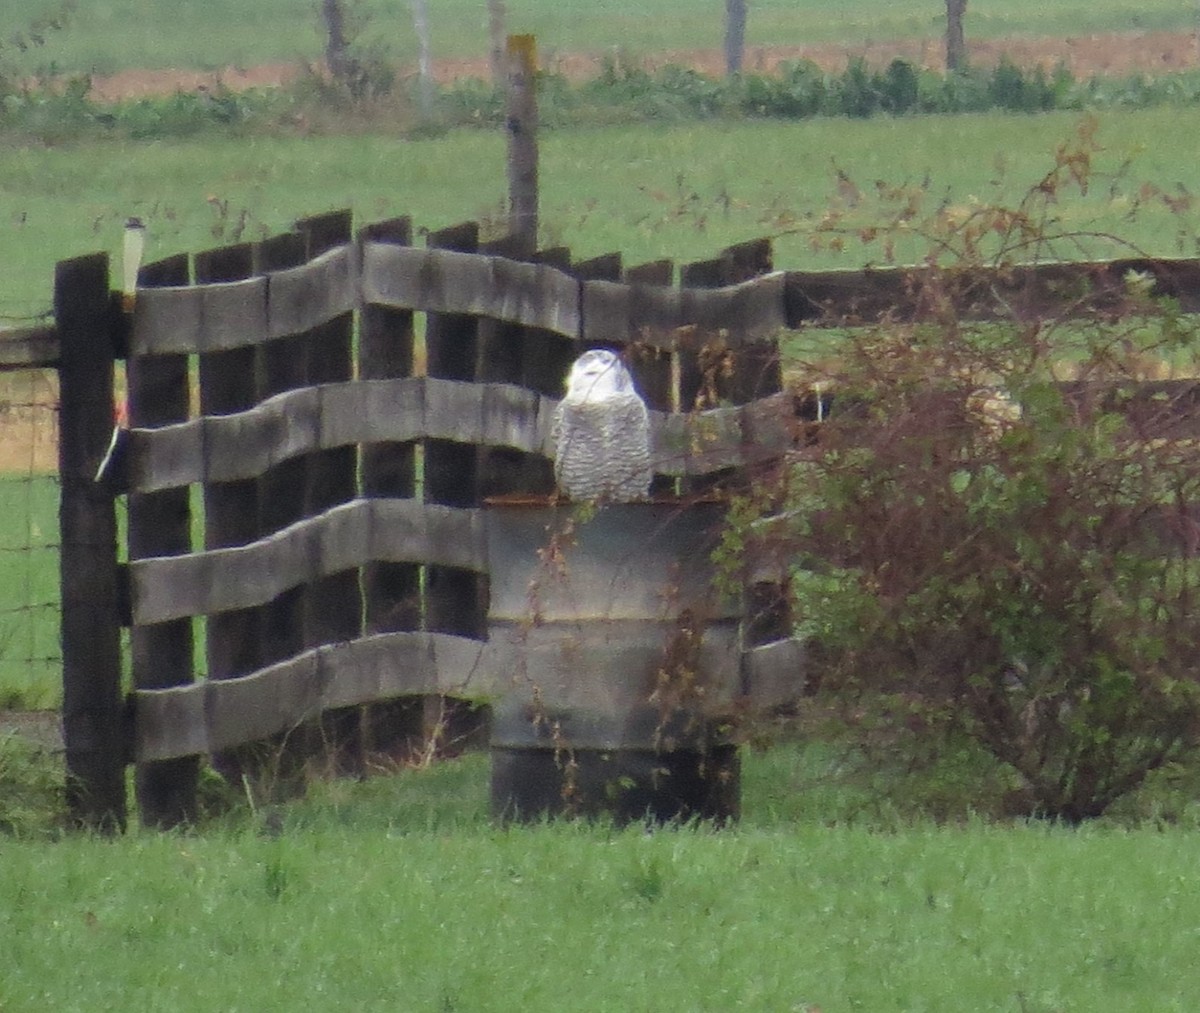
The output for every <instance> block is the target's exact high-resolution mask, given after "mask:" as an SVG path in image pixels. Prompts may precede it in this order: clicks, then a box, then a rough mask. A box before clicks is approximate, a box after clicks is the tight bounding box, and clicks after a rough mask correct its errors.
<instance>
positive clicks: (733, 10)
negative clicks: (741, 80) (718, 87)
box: [725, 0, 746, 77]
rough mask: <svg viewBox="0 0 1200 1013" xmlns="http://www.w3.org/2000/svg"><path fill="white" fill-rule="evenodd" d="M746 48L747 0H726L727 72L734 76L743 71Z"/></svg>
mask: <svg viewBox="0 0 1200 1013" xmlns="http://www.w3.org/2000/svg"><path fill="white" fill-rule="evenodd" d="M745 48H746V0H725V73H726V74H727V75H728V76H729V77H732V76H733V75H734V74H740V73H741V71H742V54H743V52H744V51H745Z"/></svg>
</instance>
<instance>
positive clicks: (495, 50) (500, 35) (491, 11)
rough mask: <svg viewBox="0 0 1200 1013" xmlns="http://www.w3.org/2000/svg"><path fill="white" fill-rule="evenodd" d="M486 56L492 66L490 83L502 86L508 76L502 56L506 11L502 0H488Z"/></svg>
mask: <svg viewBox="0 0 1200 1013" xmlns="http://www.w3.org/2000/svg"><path fill="white" fill-rule="evenodd" d="M487 6H488V58H489V61H490V63H491V66H492V83H493V84H494V85H496V86H497V87H501V86H503V84H504V82H505V80H506V79H507V78H508V68H507V65H506V62H505V58H504V52H505V49H504V37H505V32H504V21H505V16H506V13H507V12H506V11H505V9H504V0H488V5H487Z"/></svg>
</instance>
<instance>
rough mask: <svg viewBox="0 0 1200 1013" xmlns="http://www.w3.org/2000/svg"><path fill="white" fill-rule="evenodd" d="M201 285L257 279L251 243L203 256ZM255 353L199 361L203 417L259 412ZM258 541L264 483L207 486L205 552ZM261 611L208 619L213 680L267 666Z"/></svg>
mask: <svg viewBox="0 0 1200 1013" xmlns="http://www.w3.org/2000/svg"><path fill="white" fill-rule="evenodd" d="M195 271H196V283H197V284H199V285H211V284H217V283H220V282H232V281H241V280H242V279H244V278H249V277H250V276H251V275H252V274H253V273H254V253H253V248H252V247H251V245H250V244H249V243H242V244H240V245H237V246H225V247H221V248H220V249H216V250H207V251H205V252H204V253H198V254H196V257H195ZM256 352H257V349H255V348H254V347H245V348H231V349H226V350H224V351H219V352H206V353H204V354H202V355H200V356H199V360H200V362H199V374H200V414H201V415H231V414H233V413H234V412H239V411H245V410H246V409H248V408H252V407H254V403H255V400H256V396H257V390H256V381H255V358H256ZM257 537H258V482H257V481H256V480H255V479H253V478H247V479H240V480H238V481H233V482H206V483H205V484H204V548H205V549H225V548H231V547H233V546H237V545H246V544H248V543H250V542H252V541H254V539H255V538H257ZM259 621H260V614H259V611H258V609H252V608H251V609H235V610H232V611H229V612H222V613H220V614H218V615H213V616H209V617H208V621H207V624H206V637H205V653H206V658H207V666H208V677H209V678H210V679H232V678H234V677H236V676H239V675H249V674H250V673H251V672H253V671H255V670H256V669H257V668H258V667H259V666H260V665H261V663H262V655H261V652H260V635H259Z"/></svg>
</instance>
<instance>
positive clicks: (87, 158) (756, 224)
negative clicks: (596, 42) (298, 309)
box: [0, 109, 1200, 320]
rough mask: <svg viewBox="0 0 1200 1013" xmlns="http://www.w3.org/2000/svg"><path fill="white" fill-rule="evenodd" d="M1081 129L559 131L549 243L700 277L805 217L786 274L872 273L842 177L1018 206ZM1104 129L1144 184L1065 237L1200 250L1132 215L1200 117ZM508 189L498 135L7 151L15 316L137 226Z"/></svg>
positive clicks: (436, 201)
mask: <svg viewBox="0 0 1200 1013" xmlns="http://www.w3.org/2000/svg"><path fill="white" fill-rule="evenodd" d="M1079 121H1080V116H1079V115H1078V114H1073V113H1052V114H1044V115H1039V116H1023V115H1006V114H988V115H978V116H954V117H923V118H912V119H876V120H867V121H850V120H813V121H807V122H799V123H779V122H770V123H722V124H703V125H697V124H685V125H670V124H662V125H643V126H624V127H606V128H594V129H571V130H559V131H547V132H545V133H544V135H543V137H542V140H541V170H540V178H541V187H542V195H541V211H542V241H543V244H544V245H547V246H550V245H559V244H565V245H567V246H569V247H571V249H572V250H573V251H574V253H575V255H576V257H578V258H581V259H582V258H587V257H591V256H597V255H599V254H603V253H608V252H610V251H613V250H619V251H621V252H623V253H624V254H625V257H626V263H627V264H634V263H637V262H639V261H642V260H651V259H656V258H660V257H667V258H672V259H675V260H676V261H678V262H681V263H684V262H687V261H689V260H693V259H702V258H704V257H707V256H712V255H713V254H715V253H716V251H717V250H719V249H720V248H722V247H723V246H725V245H728V244H729V243H733V242H737V241H740V240H744V239H749V238H753V237H756V236H761V235H767V234H774V233H786V232H787V231H788V230H789V228H790V227H791V226H792V225H793V224H794V219H799V220H800V232H801V235H800V236H799V237H798V238H797V237H792V238H790V239H789V238H788V237H787V236H786V235H784V236H782V237H781V239H780V242H779V243H778V256H777V262H778V263H779V265H780V266H782V267H837V266H841V267H846V268H857V267H860V266H862V264H863V263H864V262H866V261H869V260H871V259H873V258H877V257H878V256H879V252H878V251H877V250H873V249H865V250H864V249H861V248H858V247H857V246H855V245H853V244H852V245H851V247H850V248H849V249H848V250H847V252H846V253H845V254H844V255H842V256H840V257H836V258H835V257H832V256H830V255H828V254H816V253H814V252H813V251H812V250H811V249H810V247H809V243H808V235H807V232H808V231H809V228H806V227H805V225H804V216H805V215H806V214H809V215H816V216H818V217H819V215H820V214H821V213H822V212H823V210H824V209H825V208H826V207H827V206H828V205H829V202H830V201H831V200H832V199H833V197H834V195H835V192H836V186H835V184H836V171H837V170H838V169H841V170H843V171H845V172H846V173H848V174H849V175H850V176H851V177H852V178H854V179H855V180H856V181H858V183H859V184H860V186H861V188H862V189H863V191H864V192H865V193H867V194H868V195H869V194H870V193H872V192H873V190H874V187H873V184H874V182H875V181H876V180H883V181H885V182H888V183H892V184H903V183H909V184H917V183H920V182H921V181H922V180H924V179H926V178H928V179H929V181H930V187H931V193H932V194H933V195H934V200H935V201H936V200H941V199H943V198H944V199H945V200H947V201H948V202H950V203H962V204H964V205H966V204H969V203H970V201H971V200H972V199H980V200H984V201H993V200H997V199H999V200H1006V201H1015V200H1017V199H1018V198H1019V196H1020V195H1021V194H1022V193H1023V192H1024V191H1025V190H1026V189H1027V188H1028V187H1030V186H1031V185H1033V184H1034V183H1035V182H1036V181H1037V180H1038V179H1039V178H1040V176H1041V175H1042V174H1043V173H1044V172H1045V171H1046V170H1047V169H1048V168H1049V166H1050V165H1051V163H1052V159H1053V152H1054V151H1055V149H1056V147H1057V146H1058V145H1060V144H1061V143H1063V142H1064V141H1066V140H1068V139H1069V138H1070V137H1071V136H1072V134H1073V133H1074V131H1075V129H1076V127H1077V125H1078V123H1079ZM1100 123H1101V126H1100V130H1099V137H1100V141H1101V143H1102V144H1103V145H1104V146H1105V148H1106V152H1105V153H1104V154H1103V155H1102V156H1101V157H1100V158H1099V159H1098V161H1097V163H1096V169H1097V171H1098V172H1100V173H1104V172H1111V171H1115V170H1116V169H1117V167H1118V166H1120V165H1121V164H1122V163H1124V162H1125V161H1126V160H1129V159H1132V167H1131V169H1130V172H1129V178H1128V179H1127V180H1126V181H1125V182H1124V183H1123V184H1122V185H1121V187H1119V188H1118V192H1116V193H1112V192H1110V189H1109V187H1108V185H1107V184H1108V181H1107V180H1106V179H1104V178H1098V179H1097V180H1096V181H1095V182H1094V184H1093V186H1092V189H1091V191H1090V193H1089V195H1088V197H1086V198H1081V197H1079V195H1077V194H1070V195H1064V197H1063V200H1062V202H1061V205H1060V208H1061V211H1060V213H1061V217H1062V219H1063V224H1064V226H1065V227H1067V228H1103V229H1111V230H1114V231H1116V232H1117V233H1118V234H1119V235H1121V236H1122V237H1123V238H1124V239H1126V240H1128V241H1130V242H1132V243H1135V244H1137V245H1139V246H1142V247H1145V248H1147V249H1150V250H1151V251H1152V252H1154V253H1156V254H1160V255H1173V254H1174V255H1178V254H1180V253H1185V254H1193V253H1194V252H1195V235H1196V229H1195V227H1194V226H1195V223H1194V220H1192V221H1186V220H1183V219H1180V218H1178V217H1176V216H1173V215H1171V214H1169V213H1168V212H1167V211H1166V209H1165V207H1164V206H1163V205H1161V204H1157V205H1152V206H1151V207H1150V208H1149V210H1148V212H1147V213H1145V214H1144V215H1143V216H1142V217H1140V218H1139V219H1138V220H1136V221H1132V222H1126V221H1124V220H1123V217H1124V215H1125V214H1126V213H1127V211H1128V209H1129V207H1130V199H1129V198H1130V194H1131V193H1133V192H1135V191H1136V186H1137V183H1139V182H1140V181H1142V180H1144V179H1150V180H1153V181H1155V182H1157V183H1159V184H1160V185H1162V186H1164V187H1166V188H1173V187H1176V186H1177V185H1180V186H1184V187H1186V188H1188V189H1189V190H1190V191H1191V192H1192V193H1197V192H1200V163H1198V162H1197V160H1196V159H1195V158H1194V157H1193V156H1194V152H1193V150H1192V145H1191V144H1190V143H1189V141H1188V139H1189V138H1191V137H1193V136H1195V135H1196V133H1197V129H1198V127H1200V109H1157V110H1147V111H1120V112H1117V111H1114V112H1107V113H1105V114H1103V116H1102V118H1101V121H1100ZM506 192H507V184H506V177H505V142H504V138H503V136H502V134H501V133H500V132H498V131H497V132H491V131H481V130H459V131H454V132H452V133H449V134H447V135H445V136H443V137H439V138H436V139H430V140H407V139H399V138H391V137H386V136H379V135H367V136H353V137H345V136H340V137H307V138H285V137H270V138H267V137H254V138H229V137H216V136H213V137H206V138H202V139H196V140H190V141H186V142H178V143H171V144H167V143H117V142H113V143H98V144H80V145H66V146H63V147H56V148H45V147H34V146H25V147H9V148H5V149H4V150H3V151H0V240H2V241H0V268H2V269H3V276H4V279H5V281H4V285H3V287H2V288H0V320H3V319H4V318H8V319H10V320H12V319H14V318H16V319H19V318H22V317H25V316H29V315H33V314H37V313H40V312H45V311H47V310H48V309H49V307H50V303H51V281H52V277H53V267H54V262H55V261H56V260H58V259H62V258H65V257H69V256H73V255H77V254H79V253H83V252H87V251H91V250H93V249H107V250H109V251H111V252H112V253H113V254H114V255H115V254H116V253H117V252H118V248H119V242H120V231H121V226H122V223H123V222H124V220H125V218H126V217H127V216H129V215H133V214H137V215H140V216H141V217H142V218H143V219H144V220H145V221H146V222H147V225H148V229H149V256H151V257H154V256H160V255H161V256H165V255H167V254H170V253H175V252H177V251H180V250H200V249H204V248H207V247H210V246H214V245H220V244H222V243H224V242H230V241H233V240H234V239H239V238H240V239H256V238H261V237H262V236H264V235H266V234H268V233H270V232H274V231H277V230H280V229H283V228H286V227H287V226H288V225H289V224H290V223H291V222H292V221H293V220H294V219H295V218H297V217H300V216H302V215H304V214H309V213H314V212H319V211H323V210H327V209H330V208H334V207H340V206H352V207H354V208H355V209H356V211H357V213H358V216H359V220H360V221H370V220H376V219H379V218H383V217H388V216H392V215H397V214H410V215H412V216H413V218H414V220H415V223H416V225H417V226H418V227H419V228H422V229H437V228H441V227H444V226H447V225H450V224H454V223H456V222H460V221H463V220H466V219H472V218H475V219H483V220H484V222H485V225H486V226H488V228H489V229H490V230H491V232H492V233H493V234H494V233H496V232H499V231H501V230H502V228H503V210H504V203H505V196H506ZM862 213H863V214H865V213H866V212H865V211H864V212H862ZM869 224H874V223H869ZM1181 238H1182V240H1183V246H1182V247H1181V245H1180V240H1181ZM1110 249H1111V248H1110ZM900 252H901V253H903V252H904V251H900ZM1092 252H1093V253H1095V254H1096V255H1101V254H1103V253H1104V252H1105V250H1104V248H1101V247H1097V248H1096V249H1094V250H1093V251H1092ZM911 253H912V255H914V256H915V255H916V253H917V250H916V249H915V248H914V249H913V250H912V251H911Z"/></svg>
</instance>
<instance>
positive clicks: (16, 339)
mask: <svg viewBox="0 0 1200 1013" xmlns="http://www.w3.org/2000/svg"><path fill="white" fill-rule="evenodd" d="M58 356H59V345H58V331H57V329H56V328H55V327H54V326H53V325H52V324H51V325H49V326H46V327H14V328H7V327H5V328H0V372H7V371H8V370H17V369H46V368H49V369H52V368H53V367H55V366H57V365H58Z"/></svg>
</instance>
